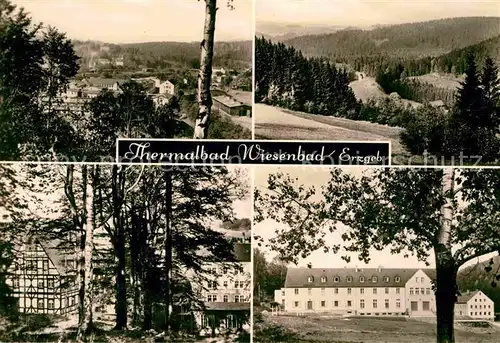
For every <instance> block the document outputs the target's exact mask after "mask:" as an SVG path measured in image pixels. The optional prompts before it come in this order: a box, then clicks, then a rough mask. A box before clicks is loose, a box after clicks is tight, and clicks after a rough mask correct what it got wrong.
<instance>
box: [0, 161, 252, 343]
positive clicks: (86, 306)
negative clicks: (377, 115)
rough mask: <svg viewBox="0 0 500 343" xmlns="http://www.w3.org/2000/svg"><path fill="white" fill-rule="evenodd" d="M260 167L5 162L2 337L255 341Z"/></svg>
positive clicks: (1, 176)
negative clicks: (256, 170) (256, 177)
mask: <svg viewBox="0 0 500 343" xmlns="http://www.w3.org/2000/svg"><path fill="white" fill-rule="evenodd" d="M251 217H252V170H251V167H243V166H224V167H208V166H200V167H193V166H185V167H184V166H175V167H173V166H132V165H117V164H97V165H95V164H31V163H13V164H9V163H3V164H0V341H2V342H84V341H85V342H91V341H93V342H250V341H251V332H252V329H251V320H250V317H251V311H250V304H251V300H252V299H251V295H252V290H251V288H252V263H251V256H252V246H251V226H252V225H251V223H252V222H251Z"/></svg>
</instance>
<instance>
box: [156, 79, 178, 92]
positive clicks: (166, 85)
mask: <svg viewBox="0 0 500 343" xmlns="http://www.w3.org/2000/svg"><path fill="white" fill-rule="evenodd" d="M158 93H160V94H170V95H175V85H174V84H173V83H172V82H170V81H168V80H167V81H164V82H162V83H160V86H159V87H158Z"/></svg>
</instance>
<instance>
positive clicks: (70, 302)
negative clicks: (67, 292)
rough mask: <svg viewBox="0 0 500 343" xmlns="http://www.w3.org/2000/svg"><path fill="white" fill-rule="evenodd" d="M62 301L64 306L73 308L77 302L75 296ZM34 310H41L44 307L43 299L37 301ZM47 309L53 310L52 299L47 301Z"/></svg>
mask: <svg viewBox="0 0 500 343" xmlns="http://www.w3.org/2000/svg"><path fill="white" fill-rule="evenodd" d="M63 300H64V306H73V305H75V303H76V301H77V296H76V295H75V296H72V297H67V298H66V299H63ZM36 305H37V306H36V308H37V309H39V310H43V309H44V307H45V300H44V299H38V300H37V303H36ZM47 309H49V310H53V309H54V299H47Z"/></svg>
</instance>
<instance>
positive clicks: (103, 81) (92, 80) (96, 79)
mask: <svg viewBox="0 0 500 343" xmlns="http://www.w3.org/2000/svg"><path fill="white" fill-rule="evenodd" d="M86 80H87V83H88V84H90V85H107V86H112V85H114V84H115V83H117V82H124V80H118V79H102V78H99V77H89V78H88V79H86Z"/></svg>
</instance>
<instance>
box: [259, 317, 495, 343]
mask: <svg viewBox="0 0 500 343" xmlns="http://www.w3.org/2000/svg"><path fill="white" fill-rule="evenodd" d="M395 319H397V318H384V319H382V318H368V317H361V318H360V317H357V318H350V319H347V318H338V317H327V316H319V315H316V316H308V317H296V316H270V315H263V316H262V319H261V320H260V321H259V320H257V321H256V323H255V324H254V325H255V326H254V327H255V331H254V340H253V341H254V342H256V343H257V342H259V343H274V342H296V343H326V342H329V343H361V342H365V343H434V342H435V341H436V337H435V335H436V328H435V324H433V323H429V322H425V321H418V320H412V319H408V320H406V319H404V318H398V319H399V320H395ZM455 335H456V343H496V342H500V328H498V327H494V326H493V327H489V328H475V327H467V326H465V325H463V324H457V325H456V331H455Z"/></svg>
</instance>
